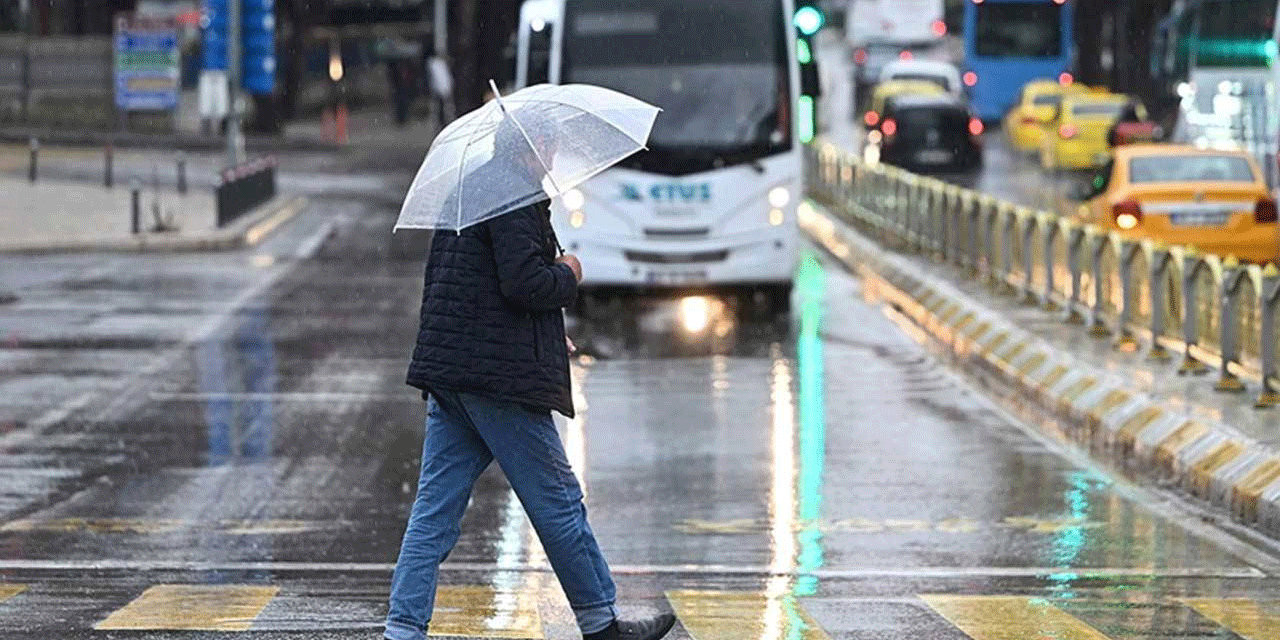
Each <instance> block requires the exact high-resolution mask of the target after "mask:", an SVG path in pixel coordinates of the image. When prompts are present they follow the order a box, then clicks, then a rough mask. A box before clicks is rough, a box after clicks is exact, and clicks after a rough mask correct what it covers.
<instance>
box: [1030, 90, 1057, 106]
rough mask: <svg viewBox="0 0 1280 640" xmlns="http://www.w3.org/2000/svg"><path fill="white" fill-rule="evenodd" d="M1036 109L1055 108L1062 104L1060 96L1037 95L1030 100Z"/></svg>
mask: <svg viewBox="0 0 1280 640" xmlns="http://www.w3.org/2000/svg"><path fill="white" fill-rule="evenodd" d="M1031 103H1032V104H1034V105H1036V106H1037V107H1056V106H1058V105H1060V104H1062V96H1060V95H1057V94H1052V93H1051V94H1048V95H1039V96H1036V97H1035V98H1033V99H1032V100H1031Z"/></svg>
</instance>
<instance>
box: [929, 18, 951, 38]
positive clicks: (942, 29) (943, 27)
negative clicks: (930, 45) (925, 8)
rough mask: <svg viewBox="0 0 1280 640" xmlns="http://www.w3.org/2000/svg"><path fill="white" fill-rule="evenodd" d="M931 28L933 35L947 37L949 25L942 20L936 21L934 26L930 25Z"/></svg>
mask: <svg viewBox="0 0 1280 640" xmlns="http://www.w3.org/2000/svg"><path fill="white" fill-rule="evenodd" d="M929 28H930V29H932V30H933V35H935V36H938V37H939V38H941V37H942V36H945V35H947V23H945V22H943V21H941V20H934V21H933V24H931V25H929Z"/></svg>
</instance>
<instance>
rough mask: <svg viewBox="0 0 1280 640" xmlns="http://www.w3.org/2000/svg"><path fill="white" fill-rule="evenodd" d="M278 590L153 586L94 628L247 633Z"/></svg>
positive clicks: (207, 586) (171, 585)
mask: <svg viewBox="0 0 1280 640" xmlns="http://www.w3.org/2000/svg"><path fill="white" fill-rule="evenodd" d="M279 591H280V588H279V587H265V586H255V585H189V584H162V585H156V586H154V587H151V588H149V589H147V590H146V591H144V592H143V593H142V595H140V596H138V597H137V598H135V599H134V601H133V602H130V603H129V604H127V605H125V606H124V607H123V608H121V609H119V610H117V611H116V612H115V613H112V614H111V615H110V616H108V617H107V619H106V620H103V621H102V622H99V623H98V624H97V625H95V626H94V629H98V630H109V629H110V630H116V629H130V630H150V631H157V630H165V631H248V630H249V628H250V627H251V626H253V621H254V620H256V619H257V617H258V615H259V614H261V613H262V610H263V609H265V608H266V606H267V605H268V604H269V603H270V602H271V599H272V598H274V597H275V596H276V593H278V592H279Z"/></svg>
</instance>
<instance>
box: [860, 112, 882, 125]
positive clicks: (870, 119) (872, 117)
mask: <svg viewBox="0 0 1280 640" xmlns="http://www.w3.org/2000/svg"><path fill="white" fill-rule="evenodd" d="M862 121H863V122H865V123H867V126H868V127H874V126H876V125H877V124H879V123H880V114H878V113H876V112H874V111H868V112H867V114H866V115H864V116H862Z"/></svg>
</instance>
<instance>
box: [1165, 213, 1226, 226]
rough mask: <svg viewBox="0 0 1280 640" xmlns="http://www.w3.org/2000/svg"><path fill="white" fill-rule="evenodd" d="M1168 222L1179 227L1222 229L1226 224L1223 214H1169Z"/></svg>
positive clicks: (1224, 214)
mask: <svg viewBox="0 0 1280 640" xmlns="http://www.w3.org/2000/svg"><path fill="white" fill-rule="evenodd" d="M1169 221H1170V222H1172V223H1173V224H1175V225H1178V226H1179V227H1222V226H1225V225H1226V224H1227V214H1226V213H1225V212H1213V211H1183V212H1174V213H1171V214H1169Z"/></svg>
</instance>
